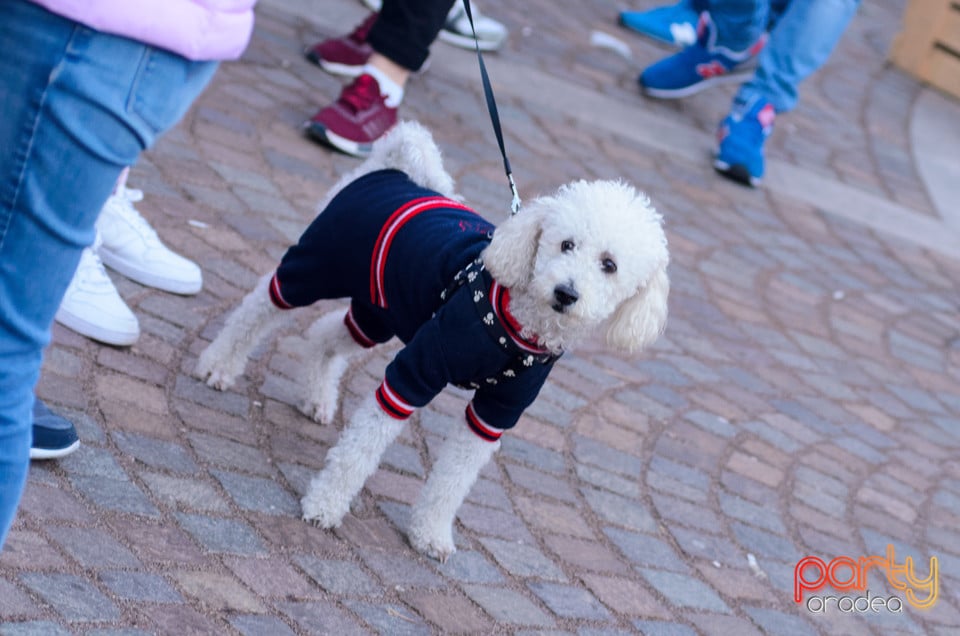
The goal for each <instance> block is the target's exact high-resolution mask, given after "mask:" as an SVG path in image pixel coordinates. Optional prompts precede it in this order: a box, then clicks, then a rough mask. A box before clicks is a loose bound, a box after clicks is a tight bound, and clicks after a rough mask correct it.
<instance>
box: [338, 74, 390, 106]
mask: <svg viewBox="0 0 960 636" xmlns="http://www.w3.org/2000/svg"><path fill="white" fill-rule="evenodd" d="M380 98H381V97H380V85H379V84H377V80H375V79H374V78H373V77H372V76H371V75H367V74H363V75H361V76H360V77H358V78H357V79H355V80H353V84H351V85H350V86H348V87H347V89H346V90H345V91H343V93H341V94H340V101H341V102H343V103H344V104H346V105H347V106H349V107H350V109H351V110H353V112H355V113H359V112H360V111H363V110H367V109H368V108H370V107H371V106H372V105H373V104H374V102H376V101H377V100H378V99H380Z"/></svg>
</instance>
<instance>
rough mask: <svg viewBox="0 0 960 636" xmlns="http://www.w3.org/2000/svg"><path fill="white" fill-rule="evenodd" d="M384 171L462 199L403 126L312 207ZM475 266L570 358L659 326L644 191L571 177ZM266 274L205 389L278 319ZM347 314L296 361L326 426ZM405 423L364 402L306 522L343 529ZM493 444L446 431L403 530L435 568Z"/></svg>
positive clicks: (660, 269)
mask: <svg viewBox="0 0 960 636" xmlns="http://www.w3.org/2000/svg"><path fill="white" fill-rule="evenodd" d="M383 168H396V169H399V170H402V171H404V172H406V173H407V174H408V175H409V176H410V177H411V179H412V180H413V181H414V182H416V183H418V184H420V185H422V186H425V187H427V188H430V189H433V190H436V191H437V192H439V193H440V194H442V195H444V196H448V197H451V198H457V199H459V197H458V196H457V195H456V194H455V192H454V182H453V179H452V178H451V177H450V175H449V174H447V172H446V171H445V170H444V168H443V162H442V159H441V155H440V151H439V149H438V148H437V146H436V145H435V143H434V142H433V139H432V137H431V136H430V134H429V132H427V131H426V130H425V129H424V128H423V127H421V126H419V125H418V124H415V123H410V122H407V123H403V124H400V125H399V126H397V127H396V128H395V129H394V130H393V131H392V132H391V133H390V134H388V135H387V136H386V137H384V138H383V139H382V140H381V141H380V142H378V143H377V144H375V146H374V150H373V153H372V154H371V156H370V158H369V159H368V160H367V161H366V162H364V163H363V164H362V165H361V166H359V167H358V168H357V169H356V170H355V171H353V172H351V173H350V174H347V175H346V176H344V177H343V179H341V180H340V181H339V182H338V183H337V184H336V185H335V186H334V187H333V188H332V189H331V191H330V193H329V194H328V196H327V198H326V199H325V200H324V201H323V202H321V205H320V209H321V210H322V209H323V208H324V207H326V204H327V203H328V202H329V201H330V200H331V199H332V198H333V196H335V195H336V193H337V192H339V191H340V190H341V189H342V188H343V187H344V186H345V185H346V184H348V183H350V182H352V181H353V180H354V179H356V178H358V177H359V176H361V175H364V174H367V173H369V172H373V171H375V170H380V169H383ZM482 258H483V262H484V265H485V266H486V268H487V269H488V270H489V271H490V273H491V274H492V275H493V277H494V278H495V279H496V280H497V281H498V282H499V283H500V284H501V285H503V286H504V287H507V288H509V289H510V297H511V301H510V311H511V313H512V314H513V315H514V316H515V317H516V318H517V320H518V322H519V323H520V324H522V325H523V326H524V334H523V335H524V336H528V337H530V338H536V339H537V340H538V341H539V342H540V343H541V344H543V345H545V346H546V347H547V348H549V349H551V350H552V351H555V352H559V351H562V350H564V349H568V348H569V347H570V346H571V345H572V344H574V343H576V342H577V341H578V340H579V339H581V338H582V337H584V336H585V335H587V334H588V333H590V332H591V331H593V330H595V329H598V328H605V330H606V341H607V343H608V344H609V345H610V346H611V347H612V348H614V349H617V350H625V351H637V350H639V349H642V348H643V347H645V346H647V345H649V344H651V343H652V342H653V341H654V340H656V338H657V337H658V336H659V335H660V333H661V332H662V330H663V328H664V325H665V322H666V318H667V294H668V290H669V282H668V279H667V272H666V268H667V262H668V252H667V242H666V237H665V236H664V233H663V230H662V228H661V217H660V215H659V214H657V213H656V211H655V210H654V209H653V208H652V207H651V206H650V202H649V200H648V199H647V198H646V196H644V195H643V194H641V193H638V192H637V191H636V190H634V189H633V188H632V187H630V186H628V185H626V184H624V183H622V182H619V181H595V182H586V181H577V182H574V183H570V184H568V185H565V186H563V187H561V188H560V189H559V190H558V191H557V192H556V193H555V194H554V195H553V196H547V197H541V198H538V199H536V200H534V201H533V202H531V203H530V204H528V205H527V206H526V207H525V208H524V209H523V210H522V211H521V212H520V213H519V214H517V215H515V216H513V217H511V218H510V219H508V220H507V221H506V222H504V223H503V224H501V225H500V226H499V227H498V228H497V229H496V231H495V232H494V236H493V239H492V241H491V242H490V244H489V246H487V248H486V249H485V250H484V252H483V254H482ZM411 267H415V265H411ZM318 275H322V273H318ZM269 279H270V276H269V275H268V276H266V277H264V279H262V280H261V281H260V283H259V284H258V285H257V287H256V288H255V289H254V290H253V291H252V292H251V293H250V294H248V295H247V296H246V298H244V300H243V302H242V303H241V305H240V306H239V307H238V308H237V309H236V310H235V311H234V312H233V313H232V315H231V316H230V317H229V319H228V320H227V322H226V325H225V326H224V328H223V330H222V331H221V333H220V334H219V335H218V336H217V338H216V339H215V340H214V341H213V342H212V343H211V344H210V346H209V347H207V348H206V350H204V352H203V353H202V354H201V356H200V359H199V363H198V366H197V374H198V376H199V377H201V378H203V379H205V380H206V381H207V383H208V384H209V385H210V386H212V387H215V388H217V389H226V388H229V387H230V386H232V384H233V382H234V381H235V380H236V378H237V376H239V375H240V373H242V372H243V369H244V367H245V365H246V360H247V357H248V356H249V354H250V352H251V351H252V350H253V348H254V347H255V346H256V344H257V343H258V342H259V341H260V340H262V339H263V338H264V337H265V336H266V335H267V333H268V332H269V331H270V330H271V329H273V328H274V327H276V326H277V325H278V324H279V323H280V322H281V320H282V317H283V316H284V315H285V314H284V312H282V311H281V310H279V309H277V308H275V307H274V306H273V304H272V303H271V302H270V300H269V296H268V293H267V284H268V282H269ZM558 288H562V289H564V290H568V291H571V290H572V291H573V292H574V293H575V295H576V299H575V302H573V303H572V304H569V305H567V306H560V305H558V300H557V299H558V296H557V290H558ZM568 300H569V299H568ZM342 315H343V314H342V313H340V312H332V313H330V314H327V315H325V316H323V317H321V318H320V319H319V320H317V322H316V323H315V324H314V326H313V327H312V328H311V329H310V330H309V332H308V336H309V340H310V343H311V346H312V347H314V348H315V350H314V351H310V352H305V353H306V355H305V356H304V358H305V360H308V361H311V362H309V364H311V365H312V366H311V368H310V369H308V373H307V378H308V385H307V393H308V394H307V397H306V400H305V402H304V405H303V411H304V413H306V414H307V415H308V416H310V417H312V418H313V419H315V420H317V421H319V422H326V423H329V422H331V421H332V420H333V418H334V416H335V414H336V409H337V402H338V395H339V385H340V381H341V379H342V377H343V374H344V372H345V371H346V370H347V368H348V366H349V363H350V359H351V358H353V357H355V356H356V355H357V354H359V353H360V352H361V351H363V350H362V349H361V348H360V346H359V345H357V344H356V343H355V342H354V341H353V339H352V337H351V336H350V334H349V333H348V331H347V330H346V328H345V327H344V326H343V324H342ZM402 428H403V424H402V423H400V422H398V421H397V420H394V419H392V418H391V417H389V416H388V415H386V414H385V413H384V411H383V410H382V409H381V408H380V406H379V405H378V404H377V402H376V400H375V399H374V397H373V396H372V395H371V396H370V397H368V398H367V399H365V400H364V401H363V403H362V404H361V405H360V407H359V408H358V409H357V410H356V412H354V413H353V414H351V415H350V416H349V418H348V421H347V424H346V426H345V428H344V430H343V433H342V435H341V437H340V440H339V441H338V443H337V445H336V446H335V447H333V448H332V449H331V450H330V451H329V453H328V454H327V458H326V463H325V466H324V468H323V470H322V471H321V472H320V473H318V474H317V475H316V476H315V477H314V478H313V480H312V481H311V483H310V486H309V488H308V490H307V493H306V494H305V495H304V497H303V499H302V501H301V505H302V509H303V516H304V519H306V520H309V521H313V522H315V523H316V524H318V525H320V526H322V527H324V528H330V527H335V526H338V525H339V524H340V522H341V521H342V519H343V517H344V515H346V514H347V512H348V511H349V507H350V502H351V501H352V499H353V498H354V497H355V495H356V494H357V493H359V492H360V490H361V489H362V488H363V484H364V482H365V481H366V480H367V478H368V477H369V476H370V475H371V474H373V472H374V471H375V470H376V469H377V466H378V465H379V463H380V457H381V455H382V454H383V452H384V451H385V450H386V449H387V447H388V446H389V445H390V444H391V443H392V442H393V440H394V439H395V438H396V437H397V435H399V434H400V432H401V430H402ZM498 446H499V442H492V443H491V442H488V441H486V440H483V439H481V438H480V437H478V436H476V435H475V434H474V433H473V432H471V431H470V430H469V429H468V427H467V426H465V425H464V424H462V423H460V424H452V425H451V433H450V434H449V436H448V437H447V439H446V441H445V442H444V444H443V445H442V446H441V448H440V451H439V454H438V456H437V458H436V460H435V461H434V464H433V468H432V471H431V473H430V476H429V477H428V479H427V481H426V484H425V485H424V487H423V489H422V491H421V493H420V497H419V500H418V501H417V503H416V504H415V506H414V508H413V512H412V516H411V521H410V527H409V530H408V535H409V538H410V542H411V544H412V545H413V546H414V547H415V548H416V549H417V550H419V551H421V552H423V553H426V554H428V555H430V556H433V557H435V558H437V559H440V560H445V559H446V558H447V557H448V556H449V555H450V554H451V553H453V552H454V551H455V546H454V542H453V521H454V518H455V516H456V512H457V509H458V508H459V506H460V504H461V503H462V502H463V499H464V498H465V497H466V495H467V493H468V492H469V490H470V488H471V487H472V486H473V483H474V482H475V481H476V478H477V474H478V473H479V471H480V469H481V468H482V467H483V466H484V465H485V464H486V462H487V461H488V460H489V459H490V457H491V456H492V454H493V453H494V451H495V450H496V449H497V448H498Z"/></svg>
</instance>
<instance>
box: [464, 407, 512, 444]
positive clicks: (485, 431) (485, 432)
mask: <svg viewBox="0 0 960 636" xmlns="http://www.w3.org/2000/svg"><path fill="white" fill-rule="evenodd" d="M467 425H468V426H469V427H470V430H471V431H473V432H474V433H476V435H477V437H479V438H480V439H484V440H486V441H488V442H495V441H497V440H499V439H500V436H501V435H503V430H504V429H502V428H496V427H494V426H490V425H489V424H487V423H486V422H484V421H483V418H481V417H480V416H479V415H477V412H476V410H475V409H474V408H473V402H470V404H468V405H467Z"/></svg>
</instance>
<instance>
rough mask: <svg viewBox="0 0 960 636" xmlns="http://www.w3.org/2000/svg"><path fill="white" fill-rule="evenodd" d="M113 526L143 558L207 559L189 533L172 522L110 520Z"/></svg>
mask: <svg viewBox="0 0 960 636" xmlns="http://www.w3.org/2000/svg"><path fill="white" fill-rule="evenodd" d="M110 528H111V530H113V531H114V533H115V534H116V535H117V536H118V537H119V538H122V539H123V540H124V541H125V542H126V544H127V545H129V546H130V547H131V549H132V551H133V552H134V554H136V556H137V558H138V559H140V560H141V561H144V562H151V563H177V564H182V565H186V564H193V565H197V564H203V562H204V560H205V559H204V555H203V554H202V553H201V551H200V550H199V549H198V548H197V544H196V543H194V542H193V540H191V538H190V536H189V535H188V534H186V533H185V532H183V531H182V530H180V529H179V528H177V527H175V526H173V525H172V524H169V525H168V524H163V525H153V524H150V523H144V522H143V521H141V520H127V519H120V520H114V521H111V522H110Z"/></svg>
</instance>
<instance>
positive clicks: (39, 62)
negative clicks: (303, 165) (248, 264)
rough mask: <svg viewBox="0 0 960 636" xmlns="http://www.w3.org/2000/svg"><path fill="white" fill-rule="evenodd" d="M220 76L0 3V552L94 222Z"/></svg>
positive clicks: (30, 8)
mask: <svg viewBox="0 0 960 636" xmlns="http://www.w3.org/2000/svg"><path fill="white" fill-rule="evenodd" d="M215 66H216V65H215V64H212V63H192V62H188V61H187V60H185V59H184V58H181V57H179V56H176V55H173V54H170V53H166V52H163V51H159V50H157V49H154V48H152V47H148V46H144V45H142V44H139V43H136V42H133V41H131V40H128V39H125V38H120V37H115V36H110V35H105V34H102V33H98V32H96V31H93V30H91V29H88V28H85V27H82V26H80V25H77V24H76V23H74V22H72V21H69V20H65V19H63V18H60V17H58V16H55V15H54V14H51V13H49V12H47V11H46V10H44V9H42V8H40V7H38V6H37V5H34V4H32V3H29V2H24V1H22V0H9V1H7V2H3V3H0V103H2V104H3V105H4V117H3V118H2V119H0V546H2V543H3V540H4V539H5V537H6V533H7V531H8V530H9V527H10V525H11V523H12V521H13V516H14V513H15V510H16V506H17V503H18V501H19V498H20V494H21V492H22V489H23V485H24V483H25V479H26V472H27V463H28V457H29V452H30V425H31V421H32V408H33V402H34V396H33V388H34V385H35V384H36V381H37V378H38V377H39V372H40V364H41V359H42V351H43V347H44V346H45V345H46V344H47V343H48V342H49V339H50V324H51V323H52V321H53V316H54V314H55V313H56V311H57V307H58V306H59V304H60V300H61V298H62V297H63V293H64V291H65V290H66V287H67V284H68V283H69V282H70V279H71V277H72V275H73V271H74V269H75V268H76V266H77V262H78V260H79V258H80V252H81V250H82V249H83V248H84V247H85V246H86V245H89V244H90V243H91V242H92V240H93V235H94V222H95V221H96V217H97V214H98V213H99V211H100V208H101V207H102V206H103V204H104V202H105V201H106V200H107V197H108V196H109V194H110V192H111V190H112V189H113V186H114V183H115V182H116V180H117V176H118V175H119V174H120V171H121V170H122V169H123V168H124V167H125V166H128V165H131V164H132V163H133V162H134V161H135V160H136V158H137V155H138V154H139V153H140V151H141V150H143V149H144V148H146V147H149V146H150V145H151V144H152V143H153V141H154V139H155V138H156V136H157V135H158V134H159V133H160V132H161V131H162V130H165V129H166V128H168V127H169V126H171V125H173V124H174V123H175V122H176V121H177V120H178V119H179V118H180V117H181V116H182V115H183V113H184V112H185V111H186V109H187V107H188V105H189V104H190V103H191V101H192V100H193V98H194V97H195V96H196V95H197V94H198V93H199V92H200V90H201V89H202V88H203V86H205V85H206V83H207V81H208V80H209V78H210V76H211V75H212V73H213V70H214V68H215Z"/></svg>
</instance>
